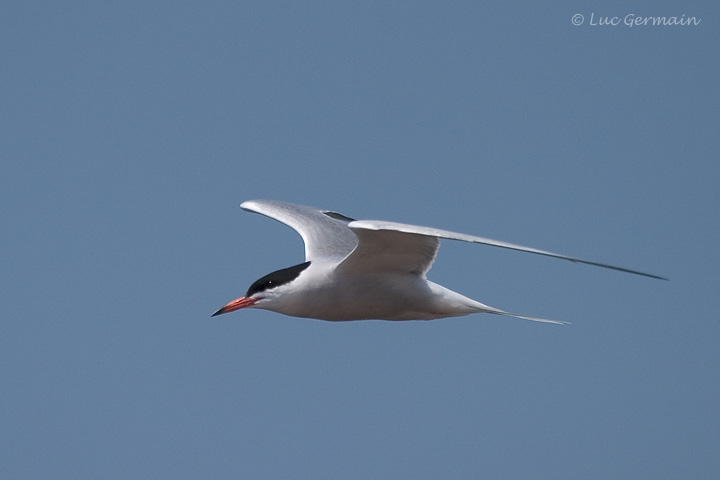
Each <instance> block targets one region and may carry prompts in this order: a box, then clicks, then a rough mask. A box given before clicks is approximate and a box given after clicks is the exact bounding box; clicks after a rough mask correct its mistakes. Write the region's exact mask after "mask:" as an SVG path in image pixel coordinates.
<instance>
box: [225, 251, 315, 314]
mask: <svg viewBox="0 0 720 480" xmlns="http://www.w3.org/2000/svg"><path fill="white" fill-rule="evenodd" d="M309 266H310V262H305V263H301V264H300V265H295V266H292V267H288V268H283V269H282V270H277V271H275V272H272V273H268V274H267V275H265V276H264V277H262V278H261V279H259V280H257V281H255V283H253V284H252V285H250V288H248V291H247V293H246V294H245V296H243V297H240V298H238V299H236V300H233V301H232V302H230V303H228V304H227V305H225V306H224V307H222V308H221V309H220V310H218V311H217V312H215V313H213V314H212V316H213V317H214V316H215V315H221V314H223V313H230V312H234V311H235V310H239V309H241V308H247V307H257V308H263V307H265V306H269V303H270V302H271V301H272V299H273V298H274V297H276V296H277V295H278V293H279V291H278V287H282V286H285V285H288V284H290V283H291V282H292V281H293V280H295V279H296V278H297V277H298V275H300V273H301V272H302V271H303V270H305V269H306V268H307V267H309ZM280 290H282V289H280Z"/></svg>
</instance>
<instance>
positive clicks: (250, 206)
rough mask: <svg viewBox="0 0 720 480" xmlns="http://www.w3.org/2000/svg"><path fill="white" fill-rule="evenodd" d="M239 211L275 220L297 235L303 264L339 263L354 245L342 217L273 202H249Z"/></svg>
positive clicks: (328, 212)
mask: <svg viewBox="0 0 720 480" xmlns="http://www.w3.org/2000/svg"><path fill="white" fill-rule="evenodd" d="M240 207H241V208H242V209H243V210H247V211H249V212H255V213H260V214H262V215H265V216H268V217H270V218H272V219H275V220H277V221H279V222H281V223H284V224H285V225H287V226H289V227H291V228H293V229H294V230H295V231H297V232H298V233H299V234H300V236H301V237H302V239H303V242H305V260H309V261H313V260H321V261H340V260H341V259H343V258H345V256H347V254H348V253H350V252H352V251H353V249H354V248H355V246H356V245H357V242H358V241H357V237H356V236H355V234H354V233H353V232H352V230H350V228H348V223H349V222H350V221H352V219H351V218H348V217H346V216H344V215H342V214H339V213H336V212H331V211H327V210H319V209H317V208H313V207H306V206H303V205H295V204H292V203H285V202H278V201H274V200H249V201H247V202H243V203H242V205H240Z"/></svg>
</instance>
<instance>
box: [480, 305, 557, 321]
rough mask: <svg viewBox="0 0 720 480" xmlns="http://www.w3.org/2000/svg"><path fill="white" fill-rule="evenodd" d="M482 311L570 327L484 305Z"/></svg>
mask: <svg viewBox="0 0 720 480" xmlns="http://www.w3.org/2000/svg"><path fill="white" fill-rule="evenodd" d="M481 311H482V312H483V313H492V314H493V315H502V316H505V317H515V318H521V319H523V320H530V321H533V322H542V323H554V324H555V325H569V324H570V322H561V321H559V320H548V319H547V318H537V317H528V316H526V315H518V314H516V313H509V312H505V311H503V310H498V309H497V308H493V307H488V306H487V305H483V308H482V310H481Z"/></svg>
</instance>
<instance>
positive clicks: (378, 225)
mask: <svg viewBox="0 0 720 480" xmlns="http://www.w3.org/2000/svg"><path fill="white" fill-rule="evenodd" d="M348 227H350V228H351V229H352V230H353V231H354V232H355V233H356V234H357V235H358V237H359V238H360V243H359V245H358V248H357V249H356V250H355V252H358V253H361V254H363V255H367V254H369V253H370V252H374V251H376V250H379V245H380V244H387V243H388V242H389V240H390V239H393V240H394V241H396V242H398V244H399V243H404V244H406V245H405V247H406V248H407V249H408V250H409V252H408V253H406V254H405V256H406V257H408V255H414V256H415V258H414V259H413V260H412V261H411V260H407V265H411V264H412V265H415V266H418V265H426V268H425V270H424V272H423V273H425V272H427V270H429V269H430V266H431V265H432V261H433V260H434V258H435V254H436V252H437V248H438V247H437V246H436V247H435V252H433V255H432V257H431V258H430V259H429V261H428V254H427V249H425V250H424V251H423V252H420V251H419V248H420V245H421V244H422V243H423V242H429V240H422V239H423V236H424V237H425V238H435V239H436V240H437V238H446V239H448V240H460V241H463V242H471V243H481V244H484V245H492V246H494V247H500V248H508V249H511V250H519V251H521V252H528V253H534V254H537V255H545V256H548V257H554V258H560V259H563V260H569V261H571V262H576V263H585V264H587V265H594V266H596V267H602V268H609V269H611V270H618V271H620V272H626V273H632V274H635V275H642V276H644V277H650V278H657V279H659V280H667V279H666V278H664V277H660V276H658V275H653V274H650V273H644V272H639V271H637V270H631V269H629V268H623V267H616V266H613V265H608V264H605V263H599V262H593V261H590V260H583V259H580V258H574V257H568V256H566V255H560V254H558V253H552V252H547V251H545V250H538V249H536V248H530V247H523V246H520V245H515V244H512V243H507V242H501V241H498V240H491V239H489V238H483V237H476V236H474V235H466V234H464V233H456V232H450V231H447V230H440V229H437V228H430V227H421V226H416V225H407V224H404V223H396V222H385V221H379V220H359V221H354V222H350V223H349V224H348ZM373 232H374V233H375V234H376V235H373ZM384 234H388V235H384ZM403 236H405V237H407V239H405V240H401V239H402V238H403ZM375 243H378V245H375ZM366 244H368V245H366ZM428 244H429V243H428ZM412 245H415V248H416V250H415V252H414V253H413V252H412V250H411V246H412ZM398 250H402V248H400V247H399V246H398ZM355 252H353V254H352V255H350V257H349V258H348V259H347V260H346V261H348V260H350V259H352V258H353V257H354V256H355ZM401 253H402V252H401ZM420 257H422V258H424V259H425V261H426V264H423V263H422V258H420ZM401 263H402V262H401Z"/></svg>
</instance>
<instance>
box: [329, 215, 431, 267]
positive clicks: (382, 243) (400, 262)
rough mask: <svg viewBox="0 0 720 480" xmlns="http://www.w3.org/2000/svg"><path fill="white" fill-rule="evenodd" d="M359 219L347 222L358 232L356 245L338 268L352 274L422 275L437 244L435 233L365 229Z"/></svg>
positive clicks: (429, 264) (429, 265) (356, 233)
mask: <svg viewBox="0 0 720 480" xmlns="http://www.w3.org/2000/svg"><path fill="white" fill-rule="evenodd" d="M362 223H364V222H351V223H350V224H349V226H350V228H351V229H352V230H353V231H354V232H355V235H357V238H358V245H357V248H355V250H353V252H352V253H351V254H350V255H348V256H347V257H346V258H345V260H343V261H342V263H341V264H340V265H339V266H338V269H340V270H343V269H344V270H348V271H352V272H353V273H354V274H360V273H380V274H395V273H399V274H409V275H417V276H420V277H423V278H424V277H425V275H426V274H427V271H428V270H430V267H431V266H432V264H433V262H434V261H435V256H436V255H437V251H438V248H440V240H439V239H438V238H437V237H436V236H429V235H424V234H415V233H406V232H402V231H398V230H389V229H383V230H375V229H368V228H363V227H362V225H361V224H362ZM358 225H359V226H358Z"/></svg>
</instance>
